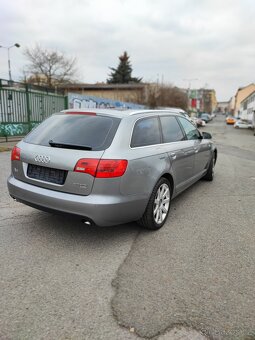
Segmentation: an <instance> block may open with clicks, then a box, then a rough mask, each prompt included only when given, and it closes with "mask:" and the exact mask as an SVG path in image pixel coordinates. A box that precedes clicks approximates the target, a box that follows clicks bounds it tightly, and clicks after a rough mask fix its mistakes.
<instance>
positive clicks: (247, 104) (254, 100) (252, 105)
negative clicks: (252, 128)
mask: <svg viewBox="0 0 255 340" xmlns="http://www.w3.org/2000/svg"><path fill="white" fill-rule="evenodd" d="M254 112H255V91H253V92H252V93H251V94H250V95H249V96H248V97H246V98H245V99H244V100H243V101H242V102H241V105H240V118H241V119H242V120H246V121H247V122H248V123H252V122H253V119H254Z"/></svg>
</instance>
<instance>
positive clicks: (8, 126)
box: [0, 81, 67, 139]
mask: <svg viewBox="0 0 255 340" xmlns="http://www.w3.org/2000/svg"><path fill="white" fill-rule="evenodd" d="M10 85H13V84H9V82H8V86H5V85H4V86H3V85H2V82H1V81H0V137H6V139H7V137H8V136H20V135H26V134H27V133H28V132H29V131H30V130H31V129H32V128H33V127H35V126H36V125H38V124H39V123H40V122H41V121H43V120H44V119H45V118H47V117H49V116H50V115H52V114H53V113H54V112H59V111H61V110H64V109H66V108H67V98H66V97H65V96H63V95H58V94H54V93H47V92H45V91H40V90H38V89H36V90H34V89H31V88H30V87H29V86H28V85H24V86H19V87H16V88H15V87H13V86H10Z"/></svg>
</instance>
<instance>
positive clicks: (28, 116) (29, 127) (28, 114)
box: [25, 84, 31, 132]
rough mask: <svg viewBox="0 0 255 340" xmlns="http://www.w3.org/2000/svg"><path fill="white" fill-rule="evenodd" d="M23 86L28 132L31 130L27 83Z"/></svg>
mask: <svg viewBox="0 0 255 340" xmlns="http://www.w3.org/2000/svg"><path fill="white" fill-rule="evenodd" d="M25 86H26V105H27V123H28V132H29V131H31V111H30V99H29V89H28V84H26V85H25Z"/></svg>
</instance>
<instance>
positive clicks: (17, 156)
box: [11, 146, 20, 161]
mask: <svg viewBox="0 0 255 340" xmlns="http://www.w3.org/2000/svg"><path fill="white" fill-rule="evenodd" d="M11 160H12V161H20V148H18V147H17V146H14V148H13V149H12V155H11Z"/></svg>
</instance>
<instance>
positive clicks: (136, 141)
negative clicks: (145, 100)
mask: <svg viewBox="0 0 255 340" xmlns="http://www.w3.org/2000/svg"><path fill="white" fill-rule="evenodd" d="M160 137H161V136H160V129H159V121H158V118H157V117H151V118H144V119H140V120H138V121H137V122H136V124H135V127H134V130H133V135H132V139H131V147H132V148H135V147H138V146H146V145H154V144H159V143H160V142H161V138H160Z"/></svg>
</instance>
